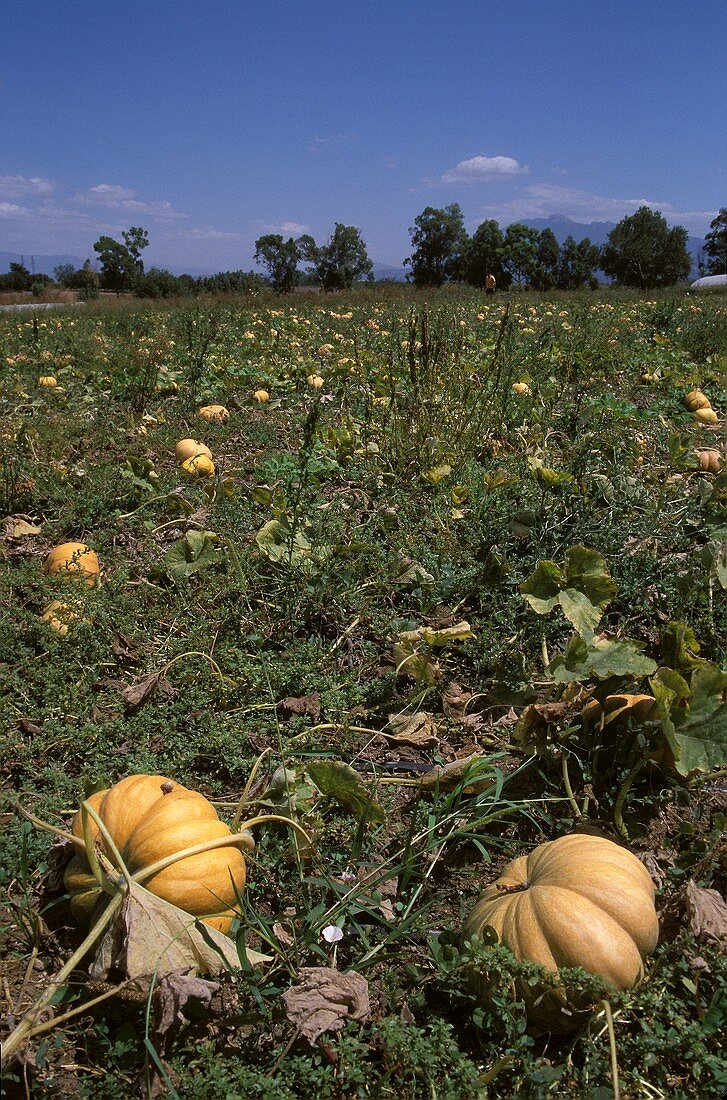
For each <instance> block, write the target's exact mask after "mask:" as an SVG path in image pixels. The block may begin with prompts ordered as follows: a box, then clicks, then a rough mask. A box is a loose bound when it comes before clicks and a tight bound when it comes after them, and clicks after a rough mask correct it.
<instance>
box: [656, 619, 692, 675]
mask: <svg viewBox="0 0 727 1100" xmlns="http://www.w3.org/2000/svg"><path fill="white" fill-rule="evenodd" d="M698 653H699V642H698V641H697V638H696V635H695V633H694V631H693V630H692V628H691V627H689V626H687V625H686V623H681V622H671V623H669V625H668V627H667V628H666V630H665V631H664V634H663V636H662V639H661V655H662V659H663V661H664V664H665V665H668V667H669V668H674V669H676V670H677V672H685V671H686V672H691V671H692V670H693V669H695V668H697V667H698V666H699V665H700V664H701V658H699V657H697V654H698Z"/></svg>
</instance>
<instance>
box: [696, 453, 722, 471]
mask: <svg viewBox="0 0 727 1100" xmlns="http://www.w3.org/2000/svg"><path fill="white" fill-rule="evenodd" d="M695 454H696V456H697V461H698V463H699V467H700V469H701V470H704V472H705V473H707V474H718V473H719V472H720V470H721V469H722V455H721V453H720V452H719V451H696V452H695Z"/></svg>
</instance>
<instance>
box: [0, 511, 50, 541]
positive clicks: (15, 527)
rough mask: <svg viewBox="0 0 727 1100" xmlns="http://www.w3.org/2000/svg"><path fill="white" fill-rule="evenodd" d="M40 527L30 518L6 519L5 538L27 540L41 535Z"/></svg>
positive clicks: (23, 516) (13, 517) (12, 517)
mask: <svg viewBox="0 0 727 1100" xmlns="http://www.w3.org/2000/svg"><path fill="white" fill-rule="evenodd" d="M40 531H41V529H40V527H38V526H37V525H36V524H35V523H33V522H32V521H31V519H30V516H25V515H20V514H19V515H15V516H6V517H5V538H7V539H17V540H20V539H25V538H33V537H35V535H39V534H40Z"/></svg>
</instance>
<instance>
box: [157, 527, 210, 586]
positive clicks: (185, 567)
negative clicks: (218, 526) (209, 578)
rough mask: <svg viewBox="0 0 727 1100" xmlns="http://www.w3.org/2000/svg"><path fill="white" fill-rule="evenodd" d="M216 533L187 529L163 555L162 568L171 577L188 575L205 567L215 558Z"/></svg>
mask: <svg viewBox="0 0 727 1100" xmlns="http://www.w3.org/2000/svg"><path fill="white" fill-rule="evenodd" d="M217 542H218V539H217V535H216V534H215V532H214V531H187V534H186V535H185V536H184V538H183V539H178V540H177V541H176V542H175V543H172V545H171V546H170V547H169V549H168V550H167V552H166V554H165V555H164V562H163V564H164V568H165V570H166V572H167V573H170V574H171V575H172V576H173V577H188V576H189V575H190V573H195V572H197V571H198V570H199V569H205V568H206V567H207V566H208V565H211V564H212V563H213V562H214V561H215V559H216V558H217Z"/></svg>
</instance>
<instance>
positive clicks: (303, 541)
mask: <svg viewBox="0 0 727 1100" xmlns="http://www.w3.org/2000/svg"><path fill="white" fill-rule="evenodd" d="M255 542H256V543H257V545H258V547H259V548H260V551H261V552H262V553H263V554H264V555H265V557H266V558H268V559H269V560H270V561H274V562H282V563H286V564H290V565H297V566H300V565H311V564H312V562H311V553H312V550H313V545H312V543H311V542H310V540H309V539H308V538H307V537H306V535H305V534H304V532H303V530H302V529H301V528H300V527H298V528H297V529H296V530H295V533H293V529H292V528H291V526H290V523H289V521H288V519H287V518H286V517H282V518H281V519H270V520H268V522H267V523H264V524H263V525H262V527H261V528H260V530H259V531H258V533H257V535H256V536H255Z"/></svg>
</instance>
